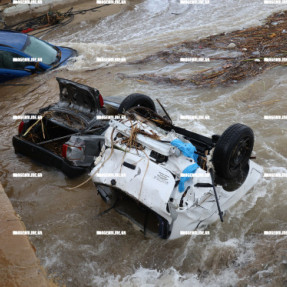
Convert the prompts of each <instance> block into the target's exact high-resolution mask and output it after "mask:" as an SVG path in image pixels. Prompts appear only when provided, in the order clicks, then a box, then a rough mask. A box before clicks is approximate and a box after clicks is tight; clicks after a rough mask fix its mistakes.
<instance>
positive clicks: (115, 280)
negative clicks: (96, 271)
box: [92, 267, 238, 287]
mask: <svg viewBox="0 0 287 287" xmlns="http://www.w3.org/2000/svg"><path fill="white" fill-rule="evenodd" d="M237 280H238V279H237V275H236V274H235V273H234V271H232V270H226V271H224V272H222V273H221V274H219V275H212V276H211V277H209V278H206V279H203V280H200V279H199V278H198V276H197V275H196V274H184V275H182V274H181V273H180V272H178V271H177V270H176V269H175V268H173V267H171V268H168V269H166V270H163V271H159V270H155V269H147V268H143V267H140V268H138V269H137V270H136V271H135V273H134V274H131V275H127V276H125V277H123V278H121V277H120V276H114V275H104V276H103V277H101V276H94V278H93V281H92V284H95V285H96V286H107V287H116V286H120V287H124V286H125V287H135V286H143V287H153V286H158V287H165V286H174V287H190V286H193V287H203V286H210V287H218V286H222V287H225V286H226V287H227V286H233V284H234V283H235V282H237Z"/></svg>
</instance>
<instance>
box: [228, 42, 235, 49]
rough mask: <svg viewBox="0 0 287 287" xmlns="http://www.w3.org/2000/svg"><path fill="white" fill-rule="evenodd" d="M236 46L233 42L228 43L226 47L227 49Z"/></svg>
mask: <svg viewBox="0 0 287 287" xmlns="http://www.w3.org/2000/svg"><path fill="white" fill-rule="evenodd" d="M235 47H236V45H235V44H234V43H230V44H229V45H228V46H227V48H228V49H234V48H235Z"/></svg>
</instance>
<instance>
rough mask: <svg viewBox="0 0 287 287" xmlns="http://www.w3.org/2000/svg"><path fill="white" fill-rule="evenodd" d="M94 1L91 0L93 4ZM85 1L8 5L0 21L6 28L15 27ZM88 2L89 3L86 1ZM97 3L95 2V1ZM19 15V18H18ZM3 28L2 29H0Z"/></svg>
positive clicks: (47, 0) (51, 1)
mask: <svg viewBox="0 0 287 287" xmlns="http://www.w3.org/2000/svg"><path fill="white" fill-rule="evenodd" d="M91 1H93V0H89V2H91ZM80 2H81V3H82V2H85V1H81V0H42V3H43V4H16V5H11V4H10V5H6V6H7V7H4V9H3V10H2V12H0V20H1V19H2V20H1V21H2V23H5V25H6V26H13V25H16V24H18V23H21V22H22V21H26V20H29V19H33V18H35V17H38V16H41V15H43V14H46V13H47V12H49V11H50V10H53V11H56V10H58V9H62V8H65V7H72V5H75V4H77V3H80ZM86 2H87V1H86ZM94 2H95V1H94ZM16 15H17V17H16ZM0 28H1V27H0Z"/></svg>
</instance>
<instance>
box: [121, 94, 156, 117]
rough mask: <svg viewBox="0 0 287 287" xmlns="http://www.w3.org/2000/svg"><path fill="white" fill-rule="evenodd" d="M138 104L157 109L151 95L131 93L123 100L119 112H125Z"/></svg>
mask: <svg viewBox="0 0 287 287" xmlns="http://www.w3.org/2000/svg"><path fill="white" fill-rule="evenodd" d="M137 106H141V107H146V108H149V109H151V110H153V111H156V108H155V104H154V101H153V100H152V99H151V98H150V97H149V96H146V95H143V94H131V95H129V96H127V97H126V98H125V99H124V100H123V101H122V102H121V104H120V106H119V109H118V112H119V113H124V112H125V111H128V110H129V109H131V108H133V107H137Z"/></svg>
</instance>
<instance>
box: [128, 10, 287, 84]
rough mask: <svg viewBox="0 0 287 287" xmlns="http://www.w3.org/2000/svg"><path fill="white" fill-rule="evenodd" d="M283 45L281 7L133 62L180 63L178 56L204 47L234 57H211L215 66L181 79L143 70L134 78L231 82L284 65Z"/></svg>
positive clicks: (285, 31)
mask: <svg viewBox="0 0 287 287" xmlns="http://www.w3.org/2000/svg"><path fill="white" fill-rule="evenodd" d="M286 45H287V11H283V12H279V13H275V14H272V15H271V16H269V17H268V18H267V19H266V21H265V23H264V24H263V25H261V26H257V27H252V28H248V29H242V30H237V31H234V32H230V33H221V34H218V35H213V36H210V37H207V38H204V39H201V40H199V41H189V42H183V43H181V44H180V45H176V46H172V47H169V48H168V50H165V51H160V52H158V53H157V54H155V55H152V56H148V57H147V58H145V59H143V60H140V61H137V62H136V63H146V62H150V61H154V60H156V59H160V60H161V61H164V62H166V63H169V64H173V63H179V62H180V58H187V57H190V58H192V57H195V58H198V57H202V54H203V53H204V52H205V51H209V52H210V51H223V52H230V51H231V50H232V51H233V52H236V56H235V57H210V62H212V61H217V63H218V61H219V66H218V67H216V68H209V69H205V70H202V71H199V72H196V73H192V74H191V75H190V76H189V77H186V78H184V79H182V78H177V77H172V76H170V77H165V76H159V75H155V74H143V75H140V76H137V77H136V78H137V79H138V80H140V81H141V80H150V81H154V82H157V83H169V84H173V85H186V84H194V85H196V86H198V87H214V86H218V85H230V84H232V83H237V82H239V81H241V80H244V79H246V78H250V77H254V76H256V75H258V74H260V73H262V72H263V71H265V70H267V69H270V68H273V67H275V66H280V65H283V66H285V65H287V48H286ZM134 63H135V62H134ZM134 63H132V64H134ZM192 64H193V63H190V65H192Z"/></svg>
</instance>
